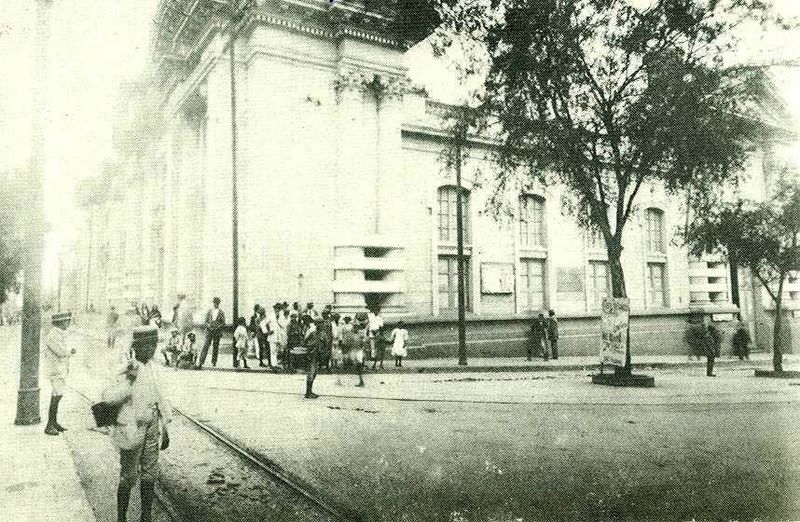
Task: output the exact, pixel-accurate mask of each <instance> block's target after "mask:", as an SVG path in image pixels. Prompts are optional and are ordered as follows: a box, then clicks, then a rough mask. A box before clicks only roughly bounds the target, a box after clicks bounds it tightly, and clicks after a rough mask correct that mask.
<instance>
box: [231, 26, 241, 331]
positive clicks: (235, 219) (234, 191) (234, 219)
mask: <svg viewBox="0 0 800 522" xmlns="http://www.w3.org/2000/svg"><path fill="white" fill-rule="evenodd" d="M237 36H238V32H237V31H234V30H232V32H231V41H230V46H229V52H230V60H231V196H232V198H233V201H232V206H231V209H232V211H231V212H232V216H231V223H232V226H233V230H232V231H231V243H232V248H233V252H232V257H233V303H232V305H233V318H232V322H233V323H235V322H236V320H237V318H238V317H239V193H238V186H237V179H236V178H237V174H236V149H237V142H238V135H237V133H238V129H237V127H236V49H235V42H236V37H237Z"/></svg>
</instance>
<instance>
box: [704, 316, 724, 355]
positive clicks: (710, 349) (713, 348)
mask: <svg viewBox="0 0 800 522" xmlns="http://www.w3.org/2000/svg"><path fill="white" fill-rule="evenodd" d="M721 344H722V336H721V335H720V333H719V330H718V329H717V327H716V326H714V325H713V324H712V325H708V328H706V343H705V349H706V356H708V357H719V352H720V347H721Z"/></svg>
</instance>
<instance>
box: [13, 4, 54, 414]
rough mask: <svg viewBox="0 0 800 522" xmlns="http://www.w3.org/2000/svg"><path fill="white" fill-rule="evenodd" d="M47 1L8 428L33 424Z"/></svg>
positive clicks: (39, 32)
mask: <svg viewBox="0 0 800 522" xmlns="http://www.w3.org/2000/svg"><path fill="white" fill-rule="evenodd" d="M50 5H51V0H37V1H36V39H35V53H36V55H35V56H36V58H35V72H34V78H33V89H32V101H33V107H32V111H31V114H32V119H31V152H30V165H29V169H28V179H27V183H26V191H27V196H28V198H27V213H26V215H25V218H26V219H25V238H26V241H25V243H26V244H25V248H24V254H23V268H22V270H23V275H24V279H23V287H22V334H21V337H20V368H19V374H20V377H19V391H18V394H17V416H16V420H15V421H14V424H18V425H31V424H38V423H39V422H40V421H41V419H40V418H39V341H40V338H39V337H40V334H41V320H42V317H41V313H42V310H41V279H42V251H43V243H44V234H43V233H42V228H43V227H42V221H43V220H42V175H43V170H44V168H43V166H44V121H45V114H44V112H45V109H44V107H45V102H46V94H45V93H46V84H47V46H48V41H49V16H50Z"/></svg>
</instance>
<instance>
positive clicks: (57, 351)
mask: <svg viewBox="0 0 800 522" xmlns="http://www.w3.org/2000/svg"><path fill="white" fill-rule="evenodd" d="M71 322H72V312H60V313H56V314H53V318H52V323H53V327H52V328H51V329H50V331H49V332H48V333H47V337H45V340H44V345H45V355H44V358H45V363H46V368H47V375H48V376H49V377H50V385H51V388H52V393H51V394H50V409H49V410H48V412H47V426H46V427H45V429H44V432H45V433H47V434H48V435H58V434H59V433H61V432H62V431H67V429H66V428H65V427H64V426H62V425H61V424H59V423H58V404H59V403H60V402H61V398H62V397H63V396H64V388H65V387H66V380H67V375H69V358H70V357H71V356H72V355H75V348H73V347H70V346H69V339H68V337H67V335H68V332H67V329H68V328H69V325H70V323H71Z"/></svg>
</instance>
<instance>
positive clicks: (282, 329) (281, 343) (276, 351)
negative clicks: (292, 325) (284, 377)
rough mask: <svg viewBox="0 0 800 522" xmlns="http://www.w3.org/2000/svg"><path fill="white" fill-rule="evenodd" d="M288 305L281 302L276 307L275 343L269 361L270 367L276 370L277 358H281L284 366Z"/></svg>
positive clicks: (287, 331) (287, 329) (287, 334)
mask: <svg viewBox="0 0 800 522" xmlns="http://www.w3.org/2000/svg"><path fill="white" fill-rule="evenodd" d="M289 320H290V319H289V305H288V304H287V303H283V304H281V305H280V306H279V308H278V314H277V320H276V322H275V324H276V328H277V330H276V332H275V343H274V346H273V347H272V352H270V356H271V357H270V361H271V362H272V369H273V370H274V371H277V370H278V364H279V362H278V358H279V357H280V358H281V359H283V365H284V367H285V366H286V357H287V353H286V352H287V345H288V343H289Z"/></svg>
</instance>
